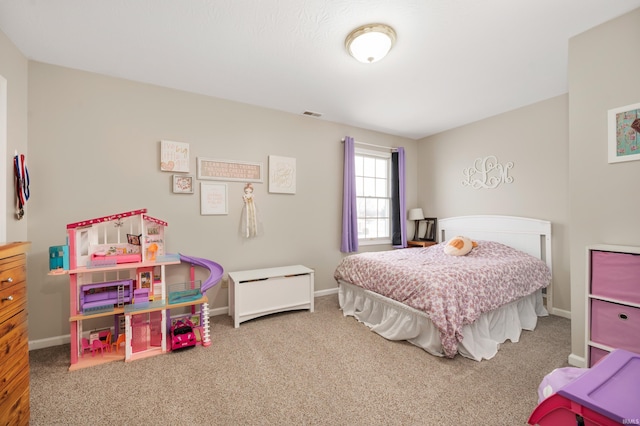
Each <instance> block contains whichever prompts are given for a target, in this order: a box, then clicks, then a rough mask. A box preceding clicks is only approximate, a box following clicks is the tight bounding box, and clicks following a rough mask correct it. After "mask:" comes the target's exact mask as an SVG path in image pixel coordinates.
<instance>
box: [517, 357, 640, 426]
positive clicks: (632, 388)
mask: <svg viewBox="0 0 640 426" xmlns="http://www.w3.org/2000/svg"><path fill="white" fill-rule="evenodd" d="M639 402H640V354H636V353H633V352H629V351H626V350H624V349H616V350H614V351H613V352H611V353H610V354H609V355H607V356H606V357H604V358H602V360H601V361H600V362H599V363H598V364H596V365H595V366H594V367H592V368H591V369H590V370H589V371H587V372H585V373H584V374H582V375H580V376H579V377H578V378H577V379H575V380H573V381H572V382H570V383H569V384H567V385H565V386H563V387H561V388H560V389H559V390H558V391H557V392H556V393H554V394H553V395H551V396H549V397H548V398H546V399H545V400H543V401H542V402H541V403H540V404H539V405H538V406H537V407H536V408H535V410H534V411H533V413H532V414H531V416H530V417H529V424H531V425H536V424H537V425H540V426H564V425H567V426H568V425H576V424H579V425H584V426H613V425H619V424H637V423H638V422H640V404H639Z"/></svg>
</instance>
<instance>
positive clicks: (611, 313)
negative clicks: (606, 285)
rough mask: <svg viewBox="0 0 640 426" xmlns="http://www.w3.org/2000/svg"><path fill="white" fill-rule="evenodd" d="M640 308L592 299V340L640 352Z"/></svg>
mask: <svg viewBox="0 0 640 426" xmlns="http://www.w3.org/2000/svg"><path fill="white" fill-rule="evenodd" d="M632 336H633V337H635V336H640V308H633V307H631V306H626V305H619V304H617V303H611V302H605V301H602V300H597V299H592V300H591V340H592V341H594V342H598V343H600V344H603V345H606V346H611V347H614V348H622V349H626V350H629V351H632V352H637V353H640V339H637V338H630V337H632Z"/></svg>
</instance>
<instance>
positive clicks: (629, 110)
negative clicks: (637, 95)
mask: <svg viewBox="0 0 640 426" xmlns="http://www.w3.org/2000/svg"><path fill="white" fill-rule="evenodd" d="M608 127H609V143H608V153H609V163H619V162H621V161H633V160H640V103H637V104H632V105H627V106H623V107H620V108H614V109H610V110H609V112H608Z"/></svg>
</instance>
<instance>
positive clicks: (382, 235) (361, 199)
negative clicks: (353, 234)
mask: <svg viewBox="0 0 640 426" xmlns="http://www.w3.org/2000/svg"><path fill="white" fill-rule="evenodd" d="M355 175H356V209H357V212H358V240H359V241H360V243H361V244H365V245H366V244H385V243H387V244H388V243H390V242H391V208H390V206H391V178H390V177H391V153H388V152H376V151H369V150H364V149H358V148H356V149H355Z"/></svg>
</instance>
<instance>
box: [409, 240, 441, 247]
mask: <svg viewBox="0 0 640 426" xmlns="http://www.w3.org/2000/svg"><path fill="white" fill-rule="evenodd" d="M436 244H438V243H437V242H436V241H407V245H408V246H409V247H429V246H433V245H436Z"/></svg>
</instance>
